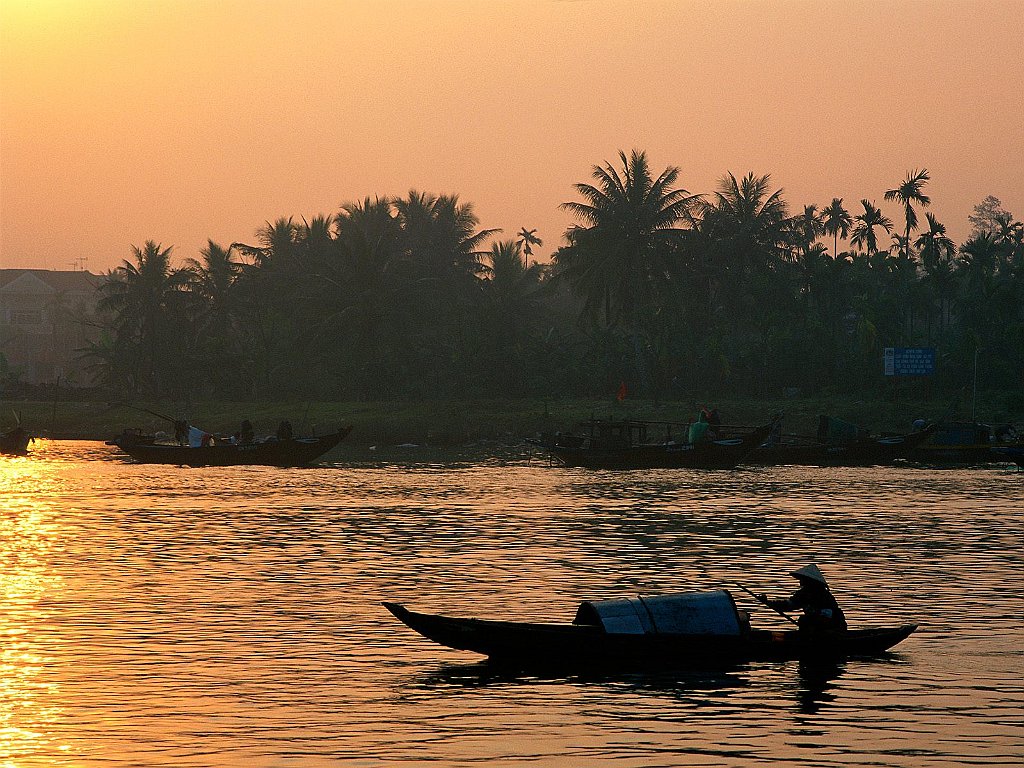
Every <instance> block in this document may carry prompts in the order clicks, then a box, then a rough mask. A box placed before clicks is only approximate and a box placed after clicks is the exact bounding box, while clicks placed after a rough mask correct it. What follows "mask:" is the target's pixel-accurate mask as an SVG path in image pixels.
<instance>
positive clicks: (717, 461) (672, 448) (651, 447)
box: [527, 419, 772, 469]
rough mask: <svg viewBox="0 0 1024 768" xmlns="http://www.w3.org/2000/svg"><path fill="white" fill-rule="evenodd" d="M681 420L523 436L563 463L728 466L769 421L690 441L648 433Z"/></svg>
mask: <svg viewBox="0 0 1024 768" xmlns="http://www.w3.org/2000/svg"><path fill="white" fill-rule="evenodd" d="M673 426H676V427H679V426H682V427H685V426H686V425H682V424H674V423H673V422H654V421H635V420H623V421H601V420H597V419H591V420H590V421H588V422H584V423H583V425H582V427H583V431H582V432H580V433H571V432H570V433H561V432H559V433H555V434H543V435H541V436H540V437H539V438H530V439H528V440H527V442H529V443H531V444H532V445H536V446H538V447H540V448H543V449H544V450H545V451H547V452H548V453H549V454H550V455H551V456H552V457H553V458H555V459H556V460H557V461H559V462H560V463H562V464H564V465H566V466H569V467H583V468H585V469H666V468H667V469H732V468H733V467H735V466H737V465H738V464H740V463H741V462H742V461H743V460H744V459H745V458H746V457H747V456H748V455H749V454H750V453H751V451H753V450H754V449H755V448H757V446H759V445H760V444H761V443H763V442H764V440H765V438H767V437H768V434H769V432H770V431H771V429H772V425H771V424H765V425H763V426H760V427H755V428H754V429H751V430H749V431H748V432H747V433H745V434H743V435H740V436H736V437H731V438H728V439H722V440H706V441H703V442H699V443H690V442H687V441H686V440H685V439H683V438H682V437H680V439H679V440H675V439H673V438H672V437H671V436H666V438H665V439H664V440H662V441H660V442H652V441H649V439H648V434H649V432H651V431H654V430H658V429H660V428H662V427H664V428H665V429H666V431H668V430H671V428H672V427H673Z"/></svg>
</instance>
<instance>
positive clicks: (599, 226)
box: [557, 149, 699, 326]
mask: <svg viewBox="0 0 1024 768" xmlns="http://www.w3.org/2000/svg"><path fill="white" fill-rule="evenodd" d="M619 159H620V160H621V161H622V170H621V173H620V171H619V170H618V169H616V168H614V167H612V165H611V163H605V164H604V165H595V166H594V167H593V168H592V176H593V178H594V180H595V182H596V183H595V184H585V183H581V184H576V185H575V189H576V191H577V192H578V193H579V194H580V196H582V197H583V199H584V202H567V203H562V205H561V208H563V209H564V210H567V211H569V212H570V213H573V214H575V216H576V217H577V218H578V219H580V220H582V221H583V222H584V224H585V225H586V226H574V227H572V228H570V229H569V230H568V231H567V232H566V238H567V239H568V241H569V245H568V246H566V247H565V248H562V249H560V251H559V255H558V257H557V260H558V263H559V274H560V276H561V277H562V278H563V279H565V280H566V281H567V282H568V283H569V284H570V285H572V286H573V288H574V289H575V290H576V291H577V293H579V294H581V295H582V296H583V297H584V302H585V310H586V311H588V312H590V313H592V314H594V315H599V314H601V313H602V311H603V314H604V320H605V324H606V325H607V326H612V325H616V324H620V323H621V324H625V325H631V324H632V323H633V322H634V321H635V320H636V319H637V314H638V312H640V311H641V308H642V307H644V306H645V305H647V303H646V299H648V298H650V296H651V294H652V292H655V291H656V290H657V289H656V287H655V283H657V282H658V280H659V279H660V278H661V277H662V276H664V275H665V274H667V266H668V265H667V264H666V258H667V248H666V246H667V245H668V243H669V242H670V241H672V240H673V239H674V238H677V237H678V235H679V233H680V230H679V229H676V224H678V223H679V222H680V221H681V220H682V219H683V218H684V217H685V215H686V214H687V212H688V211H689V209H690V207H691V205H693V203H694V201H695V200H696V199H697V198H698V197H699V196H698V195H691V194H690V193H689V192H687V191H686V190H685V189H675V183H676V180H677V179H678V178H679V169H678V168H676V167H675V166H669V167H668V168H666V169H665V170H664V171H662V172H661V174H659V175H658V177H657V178H653V177H652V176H651V169H650V166H649V165H648V163H647V155H646V154H645V153H644V152H640V151H638V150H635V149H634V150H633V152H632V153H631V154H630V156H629V157H628V158H627V157H626V153H625V152H622V151H620V152H619Z"/></svg>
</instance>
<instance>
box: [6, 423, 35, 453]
mask: <svg viewBox="0 0 1024 768" xmlns="http://www.w3.org/2000/svg"><path fill="white" fill-rule="evenodd" d="M31 440H32V436H31V435H29V434H28V433H27V432H25V430H23V429H20V428H19V429H13V430H11V431H10V432H7V433H5V434H2V435H0V453H3V454H7V455H9V456H24V455H26V454H27V453H28V444H29V442H31Z"/></svg>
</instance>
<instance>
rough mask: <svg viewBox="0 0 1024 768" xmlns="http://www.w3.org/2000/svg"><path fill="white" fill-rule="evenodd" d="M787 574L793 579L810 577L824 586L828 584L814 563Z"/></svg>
mask: <svg viewBox="0 0 1024 768" xmlns="http://www.w3.org/2000/svg"><path fill="white" fill-rule="evenodd" d="M789 575H790V576H792V577H793V578H794V579H810V580H811V581H817V582H819V583H820V584H824V585H825V586H826V587H827V586H828V582H827V581H825V577H824V576H823V575H822V573H821V571H819V570H818V566H816V565H815V564H814V563H811V564H810V565H805V566H804V567H803V568H801V569H800V570H798V571H793V572H792V573H791V574H789Z"/></svg>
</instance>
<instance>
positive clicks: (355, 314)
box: [82, 151, 1024, 400]
mask: <svg viewBox="0 0 1024 768" xmlns="http://www.w3.org/2000/svg"><path fill="white" fill-rule="evenodd" d="M681 176H682V172H681V170H680V169H679V168H677V167H675V166H669V167H666V168H664V169H662V170H658V169H652V168H651V166H650V163H649V161H648V159H647V156H646V155H645V153H643V152H640V151H633V152H632V153H630V154H629V155H628V156H627V155H626V154H625V153H620V154H619V156H618V158H617V161H616V162H606V163H602V164H599V165H595V166H594V167H593V169H592V178H591V180H589V181H585V182H580V183H577V184H575V185H574V187H573V189H574V191H575V193H576V199H575V200H569V201H567V202H566V203H565V204H564V206H563V207H564V208H565V209H566V210H568V211H569V212H571V213H572V214H573V215H574V217H575V218H576V219H577V223H576V224H575V225H574V226H572V227H570V228H569V229H568V230H567V231H566V232H565V233H564V236H563V238H562V245H561V246H560V247H558V248H557V249H555V250H554V252H553V254H552V255H551V259H550V263H540V262H538V261H537V260H536V257H534V260H532V261H531V259H530V256H531V255H534V254H535V252H536V251H535V249H536V248H538V247H540V246H541V245H542V244H543V240H542V239H541V237H540V236H539V235H538V233H537V232H536V231H535V230H531V229H527V228H526V227H523V228H522V229H521V230H520V231H519V232H518V233H516V234H515V235H514V236H511V237H509V238H505V239H503V238H502V237H501V233H500V232H499V231H498V230H494V229H487V228H483V227H482V226H481V223H480V221H479V220H478V218H477V216H476V215H475V213H474V211H473V207H472V205H471V204H470V203H468V202H463V201H461V200H460V199H459V198H458V197H457V196H456V195H433V194H430V193H425V192H418V191H415V190H414V191H411V192H409V194H408V195H407V196H405V197H400V198H369V197H367V198H364V199H363V200H361V201H354V202H348V203H345V204H343V205H342V206H341V207H340V209H339V210H338V211H337V212H336V213H334V214H333V215H329V216H324V215H321V216H316V217H313V218H311V219H309V220H308V221H307V220H306V219H305V218H302V219H300V220H295V219H294V218H285V217H282V218H279V219H277V220H276V221H273V222H266V223H265V224H264V225H263V226H262V227H260V228H259V229H258V230H257V231H256V233H255V238H254V240H253V241H252V242H248V243H247V242H236V243H232V244H230V245H228V246H225V245H222V244H218V243H215V242H213V241H210V242H209V244H208V246H207V248H205V249H203V251H202V253H200V254H198V258H186V259H184V260H183V261H182V262H181V264H180V266H175V265H174V264H173V263H172V255H173V249H172V248H170V247H164V246H163V245H162V244H160V243H157V242H154V241H148V242H146V243H144V244H143V245H142V246H141V247H135V248H133V252H132V254H131V257H130V258H129V259H127V260H125V261H124V263H123V264H122V265H121V266H120V267H118V268H116V269H114V270H112V271H111V272H110V273H108V274H107V276H106V278H105V280H104V283H103V285H102V287H101V289H100V291H101V298H100V307H101V310H102V316H103V321H102V323H103V333H102V335H101V337H100V339H99V341H97V342H95V343H94V344H92V345H90V347H89V348H87V349H85V350H82V355H83V356H85V357H86V358H87V359H88V360H89V362H90V364H91V369H92V371H93V373H94V375H95V376H96V377H97V381H98V382H99V383H100V384H101V385H103V386H104V387H106V388H107V389H109V390H111V391H112V392H115V393H117V394H118V395H120V396H127V397H133V396H146V397H173V398H193V397H207V396H215V397H222V398H239V399H274V398H283V397H302V398H321V399H339V400H344V399H391V398H433V397H467V396H501V397H506V396H511V397H515V396H543V397H558V396H588V395H598V396H600V395H608V396H611V395H612V394H613V393H614V392H615V391H616V390H617V389H618V386H619V384H620V382H626V383H627V385H628V389H629V391H630V392H631V393H632V394H635V395H638V396H649V397H670V396H687V395H694V396H697V395H698V393H700V394H703V395H707V393H719V394H721V395H726V394H728V395H751V396H773V397H774V396H777V395H778V394H779V393H780V392H781V391H782V390H783V389H784V388H790V387H796V388H799V389H800V390H802V391H804V392H821V391H843V392H857V391H865V390H872V389H878V388H880V387H881V386H883V380H882V376H881V360H882V348H883V347H887V346H934V347H936V348H937V352H938V366H937V367H938V373H937V376H936V379H935V386H936V387H937V388H938V389H940V390H941V389H945V390H955V389H957V388H959V387H961V386H962V385H963V384H965V383H966V382H968V381H970V377H971V374H972V373H973V363H974V359H975V355H976V353H978V351H979V350H983V356H982V357H983V361H984V368H985V370H984V379H983V381H984V383H985V384H986V385H988V386H992V387H1003V388H1014V387H1016V388H1020V387H1021V386H1022V380H1021V377H1022V372H1024V224H1021V222H1020V221H1017V220H1015V219H1014V218H1013V216H1012V215H1011V214H1010V213H1009V212H1007V211H1005V210H1004V209H1003V208H1002V205H1001V203H1000V202H999V201H998V200H997V199H996V198H993V197H989V198H986V199H985V200H984V201H982V202H981V203H980V204H979V205H978V206H976V208H975V214H974V215H973V216H972V217H971V224H972V226H973V227H974V229H973V231H972V233H971V236H970V238H969V239H968V240H967V241H966V242H964V243H962V244H960V245H959V246H957V245H956V244H955V243H953V242H952V241H951V240H950V238H949V237H948V236H947V235H946V229H945V226H944V225H943V224H942V222H941V221H940V220H939V219H938V218H937V216H936V215H935V213H934V212H933V211H932V210H929V211H926V212H924V214H925V215H924V222H923V223H922V221H921V217H920V216H919V215H918V214H919V211H921V210H922V209H923V208H924V207H926V206H929V204H930V202H931V201H930V199H929V197H928V195H927V183H928V181H929V180H930V177H929V174H928V171H927V170H926V169H921V170H915V171H911V172H908V173H907V174H906V178H905V179H904V180H903V181H902V182H899V183H897V184H896V185H895V186H894V187H893V188H892V189H890V190H888V191H885V192H884V193H883V194H884V197H885V199H886V200H890V201H893V202H896V203H897V204H899V205H900V206H901V208H902V217H901V220H899V221H897V222H895V223H894V222H893V221H892V220H891V219H889V218H888V217H886V216H885V215H884V214H883V213H882V211H881V210H880V209H878V208H877V207H876V206H875V203H874V202H873V201H872V200H871V199H870V197H864V198H862V199H861V200H860V201H859V204H858V205H857V206H852V207H853V211H849V210H847V209H846V207H845V205H844V202H843V198H841V197H835V198H833V199H832V201H831V202H830V203H829V204H828V205H827V206H824V207H819V205H818V204H816V203H814V204H806V203H804V204H802V205H800V206H799V207H798V208H795V209H792V210H791V208H790V205H789V203H788V202H787V201H786V199H785V197H784V194H783V190H781V189H779V188H777V187H776V186H775V185H774V184H773V183H772V179H771V176H770V175H769V174H764V175H757V174H755V173H753V172H751V173H747V174H746V175H744V176H741V177H737V176H736V175H734V174H732V173H726V174H725V175H724V176H723V178H722V179H721V182H720V184H719V186H718V188H717V189H715V190H713V191H712V192H711V193H707V194H701V193H691V192H689V191H687V190H686V189H685V188H684V187H683V185H682V182H681ZM869 194H870V191H869ZM794 211H795V212H794ZM541 234H544V236H545V238H546V239H548V240H550V239H551V238H550V235H549V234H548V233H541ZM886 235H889V236H890V238H891V239H889V240H887V239H886ZM843 241H846V245H847V247H846V248H843V245H844V242H843Z"/></svg>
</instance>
